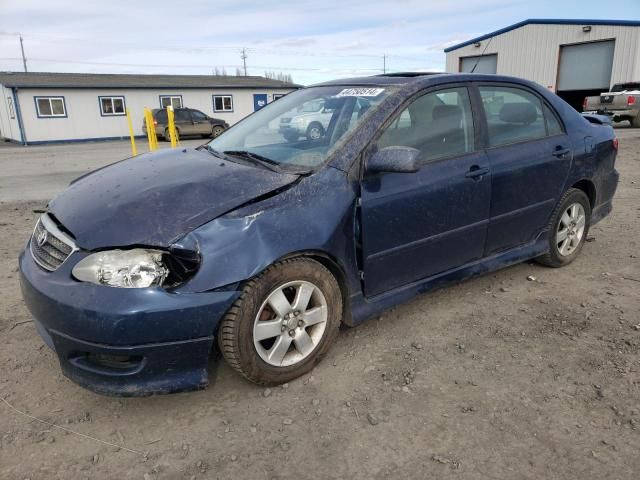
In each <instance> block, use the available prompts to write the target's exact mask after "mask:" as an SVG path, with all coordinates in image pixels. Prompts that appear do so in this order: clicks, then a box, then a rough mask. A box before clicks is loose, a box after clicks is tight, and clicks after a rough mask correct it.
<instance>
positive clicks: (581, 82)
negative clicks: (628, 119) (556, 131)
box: [445, 19, 640, 110]
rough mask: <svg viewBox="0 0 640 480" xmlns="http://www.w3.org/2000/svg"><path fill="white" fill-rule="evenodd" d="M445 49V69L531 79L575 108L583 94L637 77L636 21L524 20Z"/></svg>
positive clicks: (639, 41) (639, 38)
mask: <svg viewBox="0 0 640 480" xmlns="http://www.w3.org/2000/svg"><path fill="white" fill-rule="evenodd" d="M445 53H446V71H447V72H470V71H472V70H474V69H475V70H474V71H475V73H495V74H500V75H513V76H516V77H521V78H526V79H528V80H533V81H535V82H537V83H539V84H540V85H543V86H545V87H547V88H549V89H550V90H552V91H554V92H555V93H557V94H558V95H559V96H560V97H562V98H564V99H565V100H566V101H567V102H568V103H570V104H571V105H573V106H574V107H575V108H576V109H578V110H579V109H580V108H581V107H582V101H583V99H584V97H586V96H590V95H598V94H600V93H601V92H605V91H608V90H609V88H610V87H611V86H612V85H614V84H616V83H626V82H632V81H640V21H635V20H564V19H562V20H561V19H544V20H542V19H538V20H536V19H532V20H525V21H523V22H520V23H516V24H514V25H510V26H508V27H505V28H502V29H500V30H497V31H495V32H491V33H488V34H486V35H482V36H480V37H477V38H472V39H470V40H467V41H465V42H463V43H459V44H457V45H453V46H450V47H449V48H446V49H445Z"/></svg>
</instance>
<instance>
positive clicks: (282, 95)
mask: <svg viewBox="0 0 640 480" xmlns="http://www.w3.org/2000/svg"><path fill="white" fill-rule="evenodd" d="M285 95H286V93H274V94H273V101H274V102H275V101H276V100H278V99H279V98H282V97H284V96H285Z"/></svg>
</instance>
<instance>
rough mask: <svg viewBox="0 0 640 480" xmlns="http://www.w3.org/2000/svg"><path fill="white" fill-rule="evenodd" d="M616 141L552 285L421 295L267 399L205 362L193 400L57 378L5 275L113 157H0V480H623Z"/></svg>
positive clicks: (636, 319)
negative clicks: (603, 192) (612, 176)
mask: <svg viewBox="0 0 640 480" xmlns="http://www.w3.org/2000/svg"><path fill="white" fill-rule="evenodd" d="M617 133H618V136H619V138H620V154H619V156H618V161H617V168H618V170H619V171H620V174H621V177H620V185H619V187H618V192H617V194H616V197H615V201H614V211H613V213H612V215H610V216H609V217H607V218H606V219H605V220H604V221H602V222H601V223H599V224H598V225H597V226H595V227H594V228H593V229H592V230H591V232H590V234H589V238H588V243H587V244H586V245H585V248H584V251H583V252H582V255H581V257H580V258H579V259H578V260H577V261H575V262H574V263H572V264H571V265H569V266H567V267H566V268H562V269H549V268H544V267H541V266H539V265H537V264H534V263H524V264H520V265H517V266H514V267H511V268H508V269H505V270H502V271H499V272H496V273H493V274H490V275H487V276H484V277H481V278H478V279H475V280H471V281H467V282H465V283H462V284H459V285H457V286H454V287H450V288H447V289H443V290H440V291H437V292H434V293H431V294H427V295H424V296H422V297H419V298H417V299H415V300H413V301H412V302H409V303H407V304H404V305H402V306H400V307H397V308H394V309H392V310H391V311H388V312H386V313H385V314H384V315H382V316H381V317H379V318H375V319H372V320H371V321H369V322H368V323H365V324H364V325H362V326H360V327H358V328H354V329H344V330H343V331H342V332H341V335H340V337H339V339H338V341H337V343H336V345H335V346H334V347H333V349H332V350H331V351H330V352H329V354H328V356H327V357H326V358H325V359H324V360H323V361H322V363H320V365H319V366H318V367H317V368H316V369H315V370H314V371H313V372H312V373H311V374H310V375H307V376H305V377H303V378H300V379H298V380H296V381H294V382H292V383H290V384H288V385H285V386H282V387H277V388H273V389H264V388H260V387H257V386H255V385H253V384H250V383H248V382H247V381H245V380H243V379H242V378H240V377H239V376H238V375H237V374H235V373H234V372H233V371H232V370H231V369H230V368H229V367H227V366H226V365H225V364H223V363H221V362H220V360H219V359H218V358H217V357H215V356H214V358H212V360H211V364H210V382H211V385H210V387H209V388H208V389H207V390H205V391H201V392H192V393H184V394H178V395H171V396H160V397H151V398H122V399H119V398H110V397H103V396H99V395H96V394H93V393H91V392H88V391H86V390H84V389H82V388H80V387H78V386H77V385H75V384H74V383H72V382H71V381H69V380H67V379H66V378H65V377H64V376H63V375H62V373H61V372H60V369H59V367H58V365H57V360H56V357H55V355H54V354H53V353H52V352H51V351H49V350H48V349H47V348H46V347H45V346H44V345H43V343H42V341H41V340H40V338H39V336H38V335H37V333H36V331H35V328H34V325H33V323H31V321H30V318H31V317H30V314H29V312H28V311H27V310H26V308H25V307H24V305H23V302H22V299H21V296H20V289H19V284H18V278H17V257H18V254H19V252H20V250H21V249H22V248H23V246H24V244H25V241H26V240H27V238H28V236H29V234H30V232H31V230H32V228H33V225H34V224H35V221H36V219H37V217H38V215H39V214H38V213H37V212H38V211H41V210H42V209H43V208H44V207H45V206H46V201H47V199H49V198H50V197H51V196H52V195H54V194H55V193H56V192H57V191H59V190H61V189H62V188H64V186H65V185H66V184H67V183H68V182H69V181H70V180H71V179H73V178H75V177H77V176H78V175H81V174H83V173H84V172H86V171H90V170H93V169H95V168H98V167H100V166H103V165H106V164H109V163H111V162H113V161H117V160H119V159H121V158H124V157H126V156H128V155H129V154H130V147H129V143H128V142H127V141H122V142H101V143H92V144H75V145H55V146H38V147H27V148H25V147H21V146H12V145H2V146H0V159H1V163H2V166H3V170H2V172H0V225H1V226H2V230H0V235H1V238H0V262H1V265H2V267H3V270H4V272H5V274H4V275H2V276H0V288H1V289H2V291H3V292H4V295H3V296H2V300H1V301H2V305H1V306H0V342H1V346H0V398H2V399H4V400H5V403H3V402H0V478H3V479H4V478H6V479H20V480H21V479H24V478H29V479H31V480H36V479H45V478H46V479H58V478H59V479H70V478H74V479H75V478H97V477H100V478H140V479H144V480H149V479H190V478H195V479H198V478H220V479H229V478H234V479H244V478H246V479H294V478H295V479H307V478H310V479H311V478H314V479H318V478H345V479H349V478H379V479H383V478H402V479H414V478H415V479H424V478H459V479H478V478H491V479H509V480H511V479H556V478H557V479H563V480H564V479H574V478H575V479H585V478H616V479H632V478H637V475H638V472H639V471H640V458H639V457H638V451H640V402H639V401H638V399H639V398H640V315H639V312H640V259H639V257H640V253H639V251H638V250H639V246H640V240H639V238H640V130H638V129H636V130H633V129H630V128H628V127H623V128H619V129H617ZM183 143H184V145H185V146H196V145H199V144H201V143H202V140H188V141H185V142H183ZM139 146H141V144H139ZM160 146H161V147H162V148H167V147H168V144H163V143H161V144H160ZM176 321H179V319H176ZM20 412H22V413H20ZM25 414H27V415H29V416H26V415H25ZM34 417H37V418H38V419H40V420H44V421H45V422H47V423H43V422H42V421H38V420H36V419H35V418H34ZM51 424H55V425H57V426H60V427H62V429H61V428H56V427H55V426H52V425H51ZM105 442H106V443H105ZM328 466H330V469H327V468H328Z"/></svg>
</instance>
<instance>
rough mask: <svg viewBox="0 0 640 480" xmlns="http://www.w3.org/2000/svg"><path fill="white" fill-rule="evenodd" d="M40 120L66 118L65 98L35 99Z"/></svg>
mask: <svg viewBox="0 0 640 480" xmlns="http://www.w3.org/2000/svg"><path fill="white" fill-rule="evenodd" d="M34 99H35V101H36V113H37V114H38V118H52V117H66V116H67V108H66V107H65V104H64V97H34Z"/></svg>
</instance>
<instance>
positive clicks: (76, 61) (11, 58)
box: [0, 57, 380, 72]
mask: <svg viewBox="0 0 640 480" xmlns="http://www.w3.org/2000/svg"><path fill="white" fill-rule="evenodd" d="M20 59H21V58H20V57H0V61H18V60H20ZM31 61H32V62H42V63H68V64H78V65H97V66H108V67H146V68H202V69H207V70H209V69H210V68H211V67H210V65H203V64H144V63H115V62H85V61H82V60H65V59H48V58H34V57H31ZM218 67H221V68H237V67H238V65H237V64H236V65H231V64H229V65H218ZM254 67H255V68H259V69H266V70H292V71H301V72H324V71H332V70H341V69H339V68H332V69H326V68H303V67H284V66H282V65H280V66H273V65H254ZM350 70H351V71H354V72H379V71H380V69H379V68H360V69H350Z"/></svg>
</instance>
